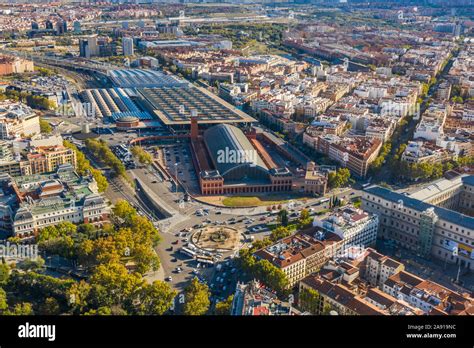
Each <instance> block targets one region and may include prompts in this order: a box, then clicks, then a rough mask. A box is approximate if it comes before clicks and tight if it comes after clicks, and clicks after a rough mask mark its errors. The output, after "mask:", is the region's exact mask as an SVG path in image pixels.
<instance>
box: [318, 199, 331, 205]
mask: <svg viewBox="0 0 474 348" xmlns="http://www.w3.org/2000/svg"><path fill="white" fill-rule="evenodd" d="M327 202H329V198H323V199H321V200H320V201H319V202H318V204H323V203H327Z"/></svg>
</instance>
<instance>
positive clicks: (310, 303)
mask: <svg viewBox="0 0 474 348" xmlns="http://www.w3.org/2000/svg"><path fill="white" fill-rule="evenodd" d="M320 301H321V298H320V296H319V292H317V291H316V290H314V289H311V288H301V290H300V293H299V297H298V304H299V307H300V308H301V309H302V310H304V311H308V312H310V313H311V314H319V304H320Z"/></svg>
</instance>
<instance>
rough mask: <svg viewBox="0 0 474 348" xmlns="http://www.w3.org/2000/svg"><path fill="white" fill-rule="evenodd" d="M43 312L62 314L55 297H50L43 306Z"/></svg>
mask: <svg viewBox="0 0 474 348" xmlns="http://www.w3.org/2000/svg"><path fill="white" fill-rule="evenodd" d="M41 312H42V313H43V314H46V315H58V314H60V308H59V303H58V301H57V300H56V299H55V298H54V297H48V298H47V299H46V300H45V301H44V304H43V306H42V307H41Z"/></svg>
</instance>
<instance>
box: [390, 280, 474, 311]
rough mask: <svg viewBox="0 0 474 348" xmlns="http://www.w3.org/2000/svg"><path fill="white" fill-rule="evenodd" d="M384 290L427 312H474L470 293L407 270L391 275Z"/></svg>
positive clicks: (473, 300) (473, 302)
mask: <svg viewBox="0 0 474 348" xmlns="http://www.w3.org/2000/svg"><path fill="white" fill-rule="evenodd" d="M383 291H384V292H385V293H386V294H389V295H391V296H393V297H395V298H399V299H403V301H405V302H407V303H409V304H410V305H411V306H413V307H415V308H418V309H420V310H422V311H423V313H425V314H432V315H473V314H474V299H473V298H472V297H471V296H470V295H468V294H465V293H464V294H461V293H458V292H456V291H453V290H450V289H448V288H446V287H444V286H442V285H440V284H437V283H435V282H432V281H430V280H425V279H422V278H420V277H417V276H416V275H414V274H411V273H409V272H406V271H401V272H398V273H396V274H394V275H392V276H391V277H389V278H388V279H387V281H385V283H384V285H383Z"/></svg>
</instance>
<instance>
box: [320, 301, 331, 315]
mask: <svg viewBox="0 0 474 348" xmlns="http://www.w3.org/2000/svg"><path fill="white" fill-rule="evenodd" d="M331 311H332V306H331V305H330V304H329V303H327V302H326V303H325V304H324V305H323V310H322V312H321V314H322V315H329V314H330V312H331Z"/></svg>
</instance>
